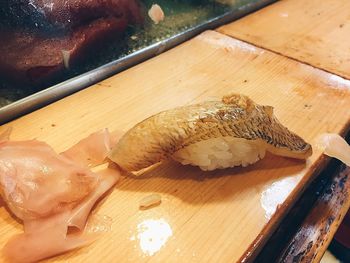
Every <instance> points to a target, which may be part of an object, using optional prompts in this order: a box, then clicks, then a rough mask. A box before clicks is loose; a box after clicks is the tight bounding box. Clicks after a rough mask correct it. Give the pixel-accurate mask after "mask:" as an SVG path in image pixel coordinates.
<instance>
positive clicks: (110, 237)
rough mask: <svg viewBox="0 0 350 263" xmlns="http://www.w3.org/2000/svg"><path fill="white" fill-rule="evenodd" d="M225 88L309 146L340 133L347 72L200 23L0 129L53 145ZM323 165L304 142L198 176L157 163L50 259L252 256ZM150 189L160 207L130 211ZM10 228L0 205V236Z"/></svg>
mask: <svg viewBox="0 0 350 263" xmlns="http://www.w3.org/2000/svg"><path fill="white" fill-rule="evenodd" d="M285 2H289V1H285ZM299 2H300V1H298V3H299ZM304 2H308V1H306V0H305V1H304ZM312 2H313V3H315V1H312ZM277 5H280V3H278V4H277ZM269 8H275V7H274V5H271V6H269V7H267V9H269ZM324 8H325V6H324ZM244 19H246V18H244ZM237 23H240V21H238V22H237ZM291 23H292V22H291ZM295 23H296V22H295ZM231 26H232V25H230V26H228V28H231ZM219 31H221V32H224V33H225V34H228V33H227V31H225V30H223V29H219ZM261 46H263V45H261ZM271 49H272V48H271ZM280 53H281V52H280ZM288 56H290V55H288ZM309 63H310V64H311V62H309ZM337 68H339V69H341V67H337ZM327 70H328V71H331V70H330V69H328V68H327ZM335 73H336V72H335ZM231 92H235V93H242V94H245V95H248V96H250V97H251V98H252V99H254V100H255V101H256V102H258V103H260V104H265V105H271V106H274V108H275V115H276V116H277V117H278V119H279V120H280V121H281V122H282V123H283V124H285V125H286V126H287V127H289V128H290V129H291V130H292V131H294V132H296V133H297V134H299V135H300V136H302V137H303V138H304V139H305V140H307V141H308V142H310V143H311V144H313V145H315V138H316V137H317V136H318V135H319V134H321V133H324V132H333V133H339V134H341V135H344V134H346V133H347V131H348V130H349V125H350V109H349V105H350V81H349V80H346V79H344V78H342V77H340V76H338V75H335V74H332V73H328V72H326V71H324V70H321V69H317V68H314V67H312V66H309V65H306V64H305V63H301V62H298V61H296V60H294V59H290V58H288V57H286V56H284V55H279V54H277V53H275V52H271V51H269V50H266V49H263V48H259V47H257V46H254V45H251V44H247V43H244V42H242V41H240V40H236V39H234V38H232V37H229V36H226V35H224V34H222V33H218V32H215V31H207V32H204V33H202V34H201V35H199V36H197V37H195V38H194V39H192V40H190V41H188V42H186V43H184V44H182V45H180V46H178V47H176V48H174V49H172V50H170V51H168V52H166V53H164V54H161V55H159V56H158V57H156V58H153V59H151V60H148V61H146V62H144V63H142V64H139V65H138V66H136V67H133V68H131V69H129V70H126V71H124V72H122V73H120V74H117V75H115V76H113V77H111V78H109V79H107V80H104V81H102V82H100V83H98V84H96V85H94V86H92V87H90V88H88V89H86V90H83V91H80V92H78V93H76V94H74V95H72V96H69V97H67V98H65V99H63V100H60V101H58V102H56V103H53V104H51V105H49V106H47V107H45V108H43V109H40V110H38V111H36V112H33V113H31V114H29V115H26V116H24V117H22V118H20V119H18V120H15V121H13V122H11V123H8V124H6V125H4V127H1V128H0V131H1V130H2V129H4V128H6V127H7V126H11V127H13V136H12V139H13V140H24V139H33V138H36V139H39V140H43V141H46V142H48V143H49V144H50V145H52V146H53V147H54V148H55V149H56V150H57V151H62V150H64V149H66V148H68V147H69V146H70V145H72V144H73V143H75V142H77V141H78V140H79V139H81V138H83V137H85V136H86V135H88V134H89V133H92V132H94V131H96V130H99V129H101V128H105V127H108V128H109V129H111V130H115V129H118V130H127V129H129V128H130V127H132V126H133V125H134V124H136V123H137V122H138V121H140V120H142V119H144V118H146V117H148V116H150V115H152V114H154V113H157V112H159V111H161V110H165V109H169V108H172V107H175V106H180V105H186V104H189V103H193V102H198V101H203V100H208V99H213V97H215V98H220V97H221V96H222V95H225V94H228V93H231ZM328 161H329V158H326V157H324V156H323V155H322V154H321V152H320V151H319V150H318V149H317V148H314V154H313V155H312V157H311V158H309V159H308V160H307V161H306V162H301V161H296V160H292V159H287V158H281V157H276V156H272V155H267V156H266V158H265V159H263V160H262V161H260V162H258V163H257V164H255V165H252V166H249V167H247V168H234V169H226V170H222V171H215V172H209V173H205V172H202V171H200V170H199V169H197V168H194V167H189V166H181V165H179V164H175V163H172V162H167V163H164V164H163V165H161V166H160V167H158V168H157V169H156V170H154V171H153V172H152V174H151V175H149V176H147V177H145V178H140V179H134V178H123V179H122V180H121V181H120V182H119V183H118V185H117V186H116V189H114V191H113V192H112V193H111V194H110V195H109V196H108V198H106V200H105V202H103V204H102V205H100V206H99V207H98V209H97V211H96V213H98V214H101V215H106V216H108V217H110V218H112V221H113V224H112V230H111V232H109V233H108V234H106V235H104V236H103V237H101V238H100V239H99V240H98V241H97V242H95V243H94V244H92V245H91V246H89V247H85V248H83V249H80V250H77V251H73V252H71V253H68V254H65V255H62V256H60V257H56V258H53V259H51V260H49V261H52V262H66V261H69V262H97V261H101V260H103V261H104V262H127V261H130V262H232V261H237V260H242V261H246V260H251V259H253V258H254V257H255V256H256V255H257V254H258V252H259V251H260V250H261V249H262V248H263V246H264V244H265V243H266V242H267V241H268V239H269V237H270V236H271V235H272V234H273V231H274V230H275V229H276V228H277V227H278V225H279V223H280V222H281V220H282V219H283V217H284V216H285V215H286V214H287V212H288V211H289V210H290V209H291V208H292V206H293V204H294V203H295V202H296V201H297V199H298V197H300V195H301V193H302V192H303V191H304V190H305V188H307V186H308V185H309V183H310V182H311V181H312V179H314V178H315V177H316V176H317V175H318V174H319V173H320V172H321V170H323V168H324V167H325V166H326V164H327V162H328ZM150 193H159V194H160V195H161V196H162V204H161V205H160V206H158V207H155V208H153V209H150V210H146V211H139V210H138V203H139V200H140V199H142V198H143V197H145V196H146V195H148V194H150ZM21 231H22V229H21V225H19V224H18V223H17V222H16V221H15V220H13V219H12V218H11V216H10V215H9V214H8V213H7V211H5V209H4V208H1V209H0V241H1V243H2V244H3V243H5V242H6V240H8V239H9V237H10V236H12V235H14V234H15V233H18V232H21Z"/></svg>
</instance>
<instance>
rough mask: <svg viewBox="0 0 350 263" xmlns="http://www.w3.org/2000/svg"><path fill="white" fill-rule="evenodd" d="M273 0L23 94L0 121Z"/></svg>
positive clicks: (3, 112)
mask: <svg viewBox="0 0 350 263" xmlns="http://www.w3.org/2000/svg"><path fill="white" fill-rule="evenodd" d="M273 2H276V0H261V1H258V2H255V3H249V4H246V5H244V6H242V7H240V8H238V9H234V10H232V11H229V12H227V13H225V14H223V15H221V16H218V17H216V18H214V19H211V20H208V21H206V22H205V23H202V24H200V25H198V26H195V27H193V28H190V29H188V30H186V31H184V32H182V33H180V34H177V35H175V36H172V37H170V38H168V39H165V40H162V41H159V42H158V43H156V44H153V45H151V46H148V47H146V48H143V49H141V50H139V51H136V52H134V53H132V54H130V55H127V56H125V57H123V58H121V59H118V60H115V61H112V62H110V63H107V64H105V65H103V66H101V67H98V68H96V69H94V70H91V71H88V72H86V73H84V74H81V75H79V76H77V77H74V78H71V79H69V80H66V81H64V82H62V83H59V84H57V85H54V86H52V87H50V88H47V89H45V90H42V91H40V92H37V93H35V94H33V95H30V96H28V97H26V98H23V99H21V100H18V101H16V102H14V103H11V104H9V105H7V106H5V107H2V108H1V109H0V124H4V123H6V122H8V121H10V120H13V119H15V118H18V117H20V116H22V115H24V114H27V113H29V112H32V111H34V110H36V109H39V108H41V107H43V106H45V105H48V104H50V103H52V102H54V101H57V100H59V99H62V98H64V97H66V96H68V95H70V94H73V93H74V92H77V91H79V90H81V89H84V88H86V87H88V86H91V85H93V84H95V83H97V82H99V81H101V80H103V79H105V78H108V77H109V76H111V75H113V74H116V73H118V72H120V71H123V70H125V69H127V68H129V67H132V66H134V65H136V64H138V63H140V62H142V61H144V60H146V59H149V58H151V57H153V56H156V55H158V54H160V53H162V52H164V51H166V50H168V49H170V48H172V47H174V46H176V45H178V44H180V43H182V42H184V41H186V40H188V39H190V38H192V37H193V36H195V35H197V34H199V33H200V32H203V31H204V30H208V29H213V28H216V27H218V26H220V25H223V24H225V23H228V22H230V21H232V20H235V19H238V18H240V17H242V16H244V15H246V14H249V13H251V12H254V11H256V10H258V9H260V8H262V7H264V6H266V5H268V4H271V3H273Z"/></svg>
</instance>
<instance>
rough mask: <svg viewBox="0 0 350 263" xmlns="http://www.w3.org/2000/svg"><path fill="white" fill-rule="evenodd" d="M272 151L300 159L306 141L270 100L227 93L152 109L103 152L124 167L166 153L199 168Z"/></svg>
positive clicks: (137, 168)
mask: <svg viewBox="0 0 350 263" xmlns="http://www.w3.org/2000/svg"><path fill="white" fill-rule="evenodd" d="M266 151H268V152H270V153H272V154H276V155H280V156H285V157H291V158H297V159H306V158H307V157H309V156H310V155H311V154H312V148H311V145H310V144H308V143H306V142H305V141H304V140H303V139H302V138H301V137H299V136H298V135H296V134H294V133H293V132H291V131H289V130H288V129H287V128H286V127H284V126H283V125H282V124H281V123H280V122H279V121H278V120H277V119H276V117H275V116H274V114H273V108H272V107H271V106H261V105H258V104H256V103H255V102H254V101H253V100H251V99H250V98H248V97H247V96H244V95H240V94H232V95H228V96H224V97H223V98H222V100H221V101H207V102H203V103H199V104H194V105H189V106H184V107H178V108H174V109H170V110H167V111H163V112H160V113H158V114H156V115H153V116H151V117H149V118H147V119H145V120H144V121H142V122H140V123H138V124H137V125H135V126H134V127H133V128H131V129H130V130H129V131H128V132H127V133H126V134H125V135H124V136H123V137H122V138H121V139H120V140H119V142H118V143H117V144H116V145H115V146H114V147H113V148H112V150H111V152H110V153H109V158H110V159H111V160H112V161H114V162H116V163H117V164H118V165H119V166H120V167H121V168H123V169H124V170H126V171H129V172H132V173H135V174H142V172H143V171H144V169H145V168H148V167H150V166H152V165H154V164H157V163H159V162H161V161H163V160H166V159H169V158H172V159H174V160H176V161H178V162H180V163H182V164H184V165H186V164H191V165H193V166H199V167H200V168H201V169H202V170H205V171H207V170H214V169H224V168H228V167H234V166H240V165H242V166H247V165H249V164H253V163H255V162H257V161H258V160H260V159H262V158H263V157H264V156H265V152H266Z"/></svg>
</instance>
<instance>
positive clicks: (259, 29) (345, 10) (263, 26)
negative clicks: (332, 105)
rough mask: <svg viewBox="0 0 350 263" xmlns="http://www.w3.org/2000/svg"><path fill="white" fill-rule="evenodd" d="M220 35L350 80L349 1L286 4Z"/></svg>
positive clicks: (237, 23) (246, 19) (293, 0)
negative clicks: (228, 36)
mask: <svg viewBox="0 0 350 263" xmlns="http://www.w3.org/2000/svg"><path fill="white" fill-rule="evenodd" d="M218 31H219V32H221V33H224V34H227V35H230V36H233V37H235V38H237V39H241V40H244V41H247V42H249V43H252V44H254V45H256V46H259V47H263V48H266V49H269V50H273V51H275V52H277V53H280V54H282V55H285V56H289V57H291V58H294V59H296V60H299V61H302V62H305V63H307V64H310V65H312V66H314V67H318V68H322V69H325V70H327V71H329V72H332V73H336V74H337V75H340V76H343V77H345V78H347V79H349V78H350V1H349V0H323V1H319V0H284V1H278V2H277V3H275V4H273V5H270V6H268V7H266V8H263V9H261V10H259V11H258V12H255V13H253V14H251V15H249V16H246V17H244V18H242V19H240V20H238V21H235V22H233V23H230V24H228V25H225V26H222V27H221V28H219V30H218Z"/></svg>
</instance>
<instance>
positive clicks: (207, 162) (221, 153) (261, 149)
mask: <svg viewBox="0 0 350 263" xmlns="http://www.w3.org/2000/svg"><path fill="white" fill-rule="evenodd" d="M265 152H266V148H265V146H264V144H263V143H262V142H260V141H257V140H246V139H242V138H234V137H219V138H212V139H209V140H205V141H200V142H197V143H194V144H191V145H189V146H187V147H185V148H183V149H181V150H179V151H177V152H176V153H174V154H173V158H174V159H175V160H176V161H178V162H180V163H181V164H183V165H186V164H191V165H194V166H199V167H200V168H201V169H202V170H204V171H212V170H215V169H224V168H228V167H234V166H240V165H241V166H243V167H245V166H247V165H249V164H253V163H255V162H257V161H259V160H260V159H262V158H264V156H265Z"/></svg>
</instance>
